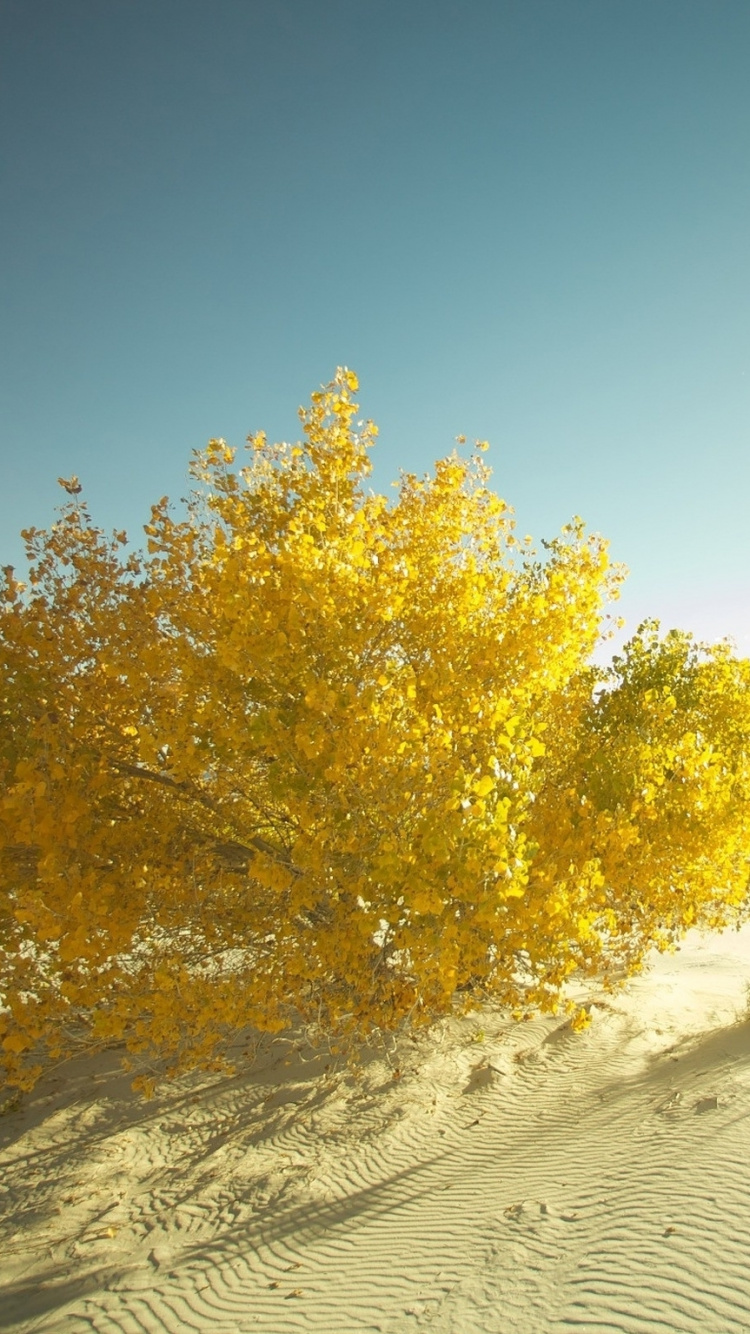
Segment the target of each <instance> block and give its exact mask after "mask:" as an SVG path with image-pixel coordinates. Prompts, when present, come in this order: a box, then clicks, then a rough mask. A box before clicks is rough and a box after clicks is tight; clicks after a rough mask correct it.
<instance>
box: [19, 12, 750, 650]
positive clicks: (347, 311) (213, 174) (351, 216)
mask: <svg viewBox="0 0 750 1334" xmlns="http://www.w3.org/2000/svg"><path fill="white" fill-rule="evenodd" d="M0 51H1V52H2V55H1V56H0V61H1V62H2V69H1V70H0V124H2V127H3V129H2V144H1V153H2V158H1V161H2V178H3V184H2V190H1V191H0V195H1V197H2V205H1V208H2V216H1V221H0V254H2V257H3V259H2V278H1V282H2V287H1V289H0V312H1V313H0V339H1V343H0V425H1V431H0V439H1V440H2V450H3V477H4V481H5V485H4V488H3V496H2V500H1V501H0V530H1V531H0V538H1V541H0V556H2V563H6V562H7V561H12V562H14V563H17V564H20V551H21V545H20V541H19V539H18V530H19V529H20V528H21V527H22V526H24V525H27V524H36V525H37V526H44V525H46V524H47V523H48V522H49V521H50V520H51V518H52V514H53V507H54V506H55V505H56V504H57V503H58V500H59V498H60V493H59V490H58V488H57V487H56V485H55V479H56V477H57V476H58V474H63V475H69V474H70V473H74V472H75V473H77V474H78V475H79V476H80V477H81V479H82V481H83V483H84V488H85V492H86V494H87V496H88V498H89V500H90V502H91V506H92V509H93V513H94V517H95V519H96V520H97V521H98V522H100V523H101V524H102V525H103V526H105V527H111V526H117V527H122V526H125V527H127V528H128V530H129V532H130V533H131V535H133V536H134V537H135V538H136V539H137V540H139V527H140V525H141V524H142V523H143V522H145V521H146V520H147V518H148V507H149V505H150V503H151V502H152V501H153V500H156V499H157V498H158V497H159V496H161V495H162V494H164V493H168V494H169V495H170V496H173V497H174V498H175V499H178V498H179V496H180V495H182V494H184V491H185V487H186V481H185V478H186V467H187V461H188V457H189V454H190V451H191V450H192V449H194V448H199V447H202V445H203V444H204V443H205V441H206V440H207V439H208V437H209V436H212V435H221V436H224V437H225V438H226V439H228V440H229V441H230V443H233V444H237V445H241V444H242V442H243V441H244V438H245V436H246V435H247V433H248V432H249V431H251V430H256V429H258V428H264V429H266V430H267V431H268V432H269V434H271V435H273V436H275V437H277V438H281V437H283V438H296V435H297V427H298V423H297V418H296V409H297V406H298V405H299V404H300V403H302V402H304V401H306V400H307V398H308V396H309V394H310V392H311V391H312V390H313V389H315V388H316V387H317V386H318V385H319V384H320V383H321V382H324V381H327V380H328V379H329V378H330V377H331V376H332V374H333V372H334V370H335V368H336V366H337V365H338V364H346V365H348V366H351V367H353V368H354V369H355V370H356V371H357V372H358V374H359V376H360V380H361V385H362V389H361V395H360V402H361V405H362V411H363V415H367V416H370V417H372V418H374V419H375V421H377V423H378V424H379V426H380V430H381V435H380V441H379V444H378V446H377V451H376V456H375V460H374V461H375V465H376V466H375V474H374V483H375V485H376V486H377V487H378V488H379V489H383V490H385V489H387V488H388V485H389V483H390V481H391V480H392V479H393V478H394V477H395V476H396V475H397V473H398V470H399V469H400V468H403V469H406V470H408V471H416V472H422V471H425V470H427V469H429V468H430V467H431V465H432V463H433V462H434V460H435V459H436V458H438V457H441V456H442V455H444V454H446V453H448V452H449V451H450V449H451V448H452V447H453V442H454V437H455V436H456V435H458V434H459V433H465V434H466V435H468V436H469V437H470V438H471V437H480V438H488V439H489V440H490V442H491V445H492V448H491V451H490V453H489V455H488V456H487V458H488V461H489V462H490V463H491V465H492V466H493V468H494V478H493V484H494V485H495V487H496V489H497V490H498V491H499V492H500V493H501V494H502V495H503V496H504V497H505V498H506V499H507V500H508V501H509V502H510V503H511V504H513V505H514V506H515V508H516V511H517V515H518V521H519V527H520V528H521V530H522V531H523V532H530V533H532V534H534V536H535V537H551V536H552V535H553V534H554V533H555V532H557V531H558V530H559V528H560V527H561V525H562V524H564V523H565V522H566V521H567V520H568V519H569V518H570V517H571V516H572V515H573V514H575V513H578V514H581V515H582V516H583V518H584V519H585V521H586V522H587V524H588V525H589V526H590V528H592V529H593V530H596V531H599V532H602V533H603V534H604V535H605V536H607V537H608V538H609V539H610V541H611V547H612V554H613V556H614V558H615V559H618V560H621V561H624V562H625V563H626V564H627V565H628V566H629V568H630V571H631V574H630V578H629V580H628V585H627V587H626V592H625V594H624V596H623V600H622V604H621V609H622V611H623V612H624V614H625V615H626V616H627V619H628V626H629V629H634V628H635V625H636V624H637V621H638V620H639V619H641V618H642V617H643V616H646V615H649V614H653V615H656V616H659V617H661V618H662V619H663V621H664V623H665V624H680V625H683V626H684V627H686V628H693V629H695V630H696V631H697V632H698V633H700V634H703V635H711V636H714V635H716V636H718V635H721V634H724V633H731V634H734V635H735V636H736V638H737V640H738V642H739V643H740V645H741V646H742V647H743V648H744V649H745V650H746V651H748V652H750V522H748V514H749V513H750V506H749V505H748V493H749V492H750V78H748V69H750V4H748V3H747V0H705V2H701V3H695V2H694V0H622V2H621V0H512V2H510V0H474V2H472V0H347V2H346V3H344V2H343V0H342V2H341V3H339V0H200V2H198V0H64V3H60V0H4V2H3V4H2V7H0Z"/></svg>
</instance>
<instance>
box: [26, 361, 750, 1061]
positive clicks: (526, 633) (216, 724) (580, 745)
mask: <svg viewBox="0 0 750 1334" xmlns="http://www.w3.org/2000/svg"><path fill="white" fill-rule="evenodd" d="M356 390H357V383H356V379H355V377H354V376H353V375H352V374H351V372H349V371H346V370H341V371H339V372H338V374H337V376H336V379H335V380H334V381H333V382H332V383H331V384H330V385H329V386H328V387H327V388H325V389H324V390H322V391H321V392H319V393H316V394H314V395H313V397H312V402H311V405H310V407H309V409H307V410H306V411H301V414H300V415H301V418H302V425H303V439H302V442H301V443H299V444H295V445H286V444H276V445H272V444H270V443H269V442H268V441H267V440H266V438H265V436H263V435H262V434H258V435H256V436H254V437H250V438H249V440H248V460H247V462H246V464H245V466H243V467H240V468H239V469H238V468H236V467H235V453H234V451H233V450H232V449H230V448H229V447H228V446H227V445H226V444H225V443H224V442H223V441H221V440H213V441H211V442H210V444H209V445H208V447H207V449H206V450H205V451H204V452H202V453H201V454H198V455H196V456H195V457H194V459H193V463H192V468H191V472H192V477H193V481H194V484H195V486H194V490H193V492H192V493H191V496H190V498H189V500H188V502H187V505H186V507H185V509H184V510H183V511H182V512H181V513H180V514H179V515H177V516H176V517H175V516H174V515H173V513H172V511H171V509H170V506H169V504H168V501H167V499H166V498H163V499H162V500H161V501H159V503H158V504H157V505H155V506H154V507H153V509H152V514H151V519H150V522H149V523H148V524H147V525H146V529H145V531H146V536H147V549H146V550H145V551H144V552H140V553H138V552H136V553H133V552H131V551H130V550H129V548H128V546H127V539H126V536H125V534H124V533H116V534H114V535H112V536H111V537H110V536H107V535H105V534H104V533H103V532H102V531H101V530H100V529H98V528H97V527H96V526H95V525H94V524H93V523H92V521H91V518H90V516H89V513H88V510H87V508H86V505H85V503H84V502H83V501H82V500H81V497H80V487H79V485H78V482H77V479H75V478H73V479H70V480H67V481H63V482H62V485H63V486H64V488H65V490H66V491H67V493H68V497H69V498H68V501H67V503H66V504H65V505H64V507H63V508H62V510H61V511H60V515H59V518H58V519H57V521H56V522H55V523H54V524H53V525H52V527H51V528H50V529H49V530H48V531H33V530H30V531H27V532H26V533H25V534H24V536H25V539H26V543H27V549H28V558H29V576H28V580H27V582H26V583H25V584H21V583H19V582H18V581H16V579H15V577H14V572H13V571H12V570H10V569H6V575H5V594H4V602H3V607H2V620H1V621H0V649H1V652H2V667H3V678H2V682H3V683H2V714H1V718H0V724H1V729H2V730H1V732H0V766H1V767H2V780H3V794H2V801H1V803H0V869H1V872H2V882H1V884H0V918H1V920H2V939H1V941H0V992H1V993H2V998H3V1002H2V1003H3V1008H2V1011H0V1039H1V1041H2V1047H3V1054H4V1060H5V1067H6V1077H7V1080H8V1081H9V1082H10V1083H11V1084H14V1083H15V1084H20V1085H22V1086H28V1085H30V1084H31V1083H32V1082H33V1080H34V1079H35V1078H36V1076H37V1074H38V1073H39V1071H40V1069H41V1068H42V1067H43V1065H44V1062H45V1060H46V1059H49V1058H50V1057H54V1056H56V1055H60V1054H62V1053H64V1052H68V1051H71V1050H75V1049H77V1047H79V1046H80V1045H81V1044H84V1045H85V1044H91V1043H105V1042H120V1043H124V1044H125V1045H126V1047H127V1049H128V1051H129V1053H130V1054H131V1057H132V1058H133V1059H134V1060H135V1061H136V1062H138V1061H140V1062H141V1064H142V1065H143V1068H144V1069H147V1068H148V1065H149V1063H153V1062H155V1061H156V1062H163V1061H164V1060H165V1059H166V1062H167V1068H168V1070H169V1071H173V1072H174V1071H178V1070H182V1069H186V1068H190V1067H191V1066H194V1065H203V1066H206V1065H209V1066H210V1065H211V1063H215V1062H217V1061H220V1060H221V1057H222V1053H223V1052H224V1050H225V1048H226V1046H227V1044H228V1043H229V1042H230V1041H231V1040H232V1038H233V1037H234V1036H235V1035H236V1034H237V1033H238V1032H240V1031H242V1030H244V1029H246V1028H248V1027H252V1028H253V1029H255V1030H260V1031H261V1032H263V1031H265V1032H275V1031H279V1030H281V1029H283V1028H285V1027H286V1026H288V1025H290V1024H292V1023H297V1022H303V1023H305V1024H307V1025H308V1027H309V1028H310V1029H311V1030H312V1031H313V1032H318V1033H325V1034H326V1035H328V1036H333V1037H338V1038H340V1039H341V1040H342V1041H346V1040H355V1041H356V1040H357V1039H359V1038H362V1037H365V1036H367V1035H368V1034H371V1033H372V1032H373V1031H375V1030H381V1031H382V1030H389V1031H390V1030H393V1029H395V1028H397V1027H398V1026H399V1025H402V1024H404V1023H420V1022H427V1021H429V1020H430V1019H432V1018H434V1017H435V1016H437V1015H439V1014H441V1013H444V1012H445V1011H446V1010H448V1009H449V1007H450V1006H451V1005H452V1004H453V1003H454V999H455V997H456V996H457V995H460V996H463V997H464V998H471V997H474V998H482V997H487V996H493V997H495V998H497V999H498V1000H499V1001H500V1002H502V1003H503V1004H507V1005H510V1006H512V1007H514V1008H515V1009H516V1010H520V1009H525V1008H527V1007H528V1006H530V1005H541V1006H543V1007H548V1008H549V1007H553V1006H555V1005H556V1004H557V1003H558V1000H559V996H560V990H561V987H562V985H563V983H564V981H565V979H566V977H568V976H569V975H570V974H571V973H572V972H574V971H578V972H583V973H588V974H593V973H595V972H598V973H604V974H605V975H607V974H608V972H611V971H612V970H613V969H615V968H620V967H623V966H624V967H625V968H626V969H631V970H632V969H633V968H634V967H637V966H638V963H639V961H640V959H641V958H642V955H643V953H644V951H645V949H646V948H648V946H649V944H651V943H653V942H657V943H664V942H665V941H667V940H668V939H670V938H671V937H672V936H673V935H674V933H675V932H679V931H680V930H682V929H684V928H685V927H686V926H687V925H688V924H690V923H691V922H701V921H705V922H712V923H717V922H723V921H724V920H728V917H729V916H731V914H733V913H734V914H735V916H736V915H737V914H738V913H739V912H740V911H741V909H742V905H743V903H744V900H745V895H746V890H747V880H748V851H749V848H750V843H749V841H748V820H747V813H746V812H747V808H748V802H747V797H748V745H747V743H748V735H749V733H750V717H749V714H748V664H747V663H743V662H738V661H737V660H735V659H733V658H732V656H731V654H730V653H729V651H728V650H727V649H725V648H724V649H718V650H713V651H707V650H702V649H700V648H699V647H696V646H694V645H693V644H692V641H691V640H690V638H689V637H688V636H682V635H671V636H667V637H666V639H663V640H662V639H660V638H659V636H658V634H657V633H656V630H655V629H654V628H653V627H648V626H646V627H644V628H643V629H642V632H641V633H640V634H639V635H638V636H636V638H635V639H634V640H633V641H631V644H630V645H629V646H628V648H627V649H626V650H625V652H624V654H623V655H622V656H621V657H620V658H619V659H617V660H616V662H615V665H614V666H613V668H612V670H611V671H610V672H609V673H603V672H602V671H600V670H597V669H595V668H592V667H591V666H590V665H589V663H590V658H591V653H592V650H593V649H594V647H595V645H596V643H597V640H598V638H599V636H600V634H601V630H602V620H603V616H604V608H605V606H606V604H607V603H608V602H609V601H610V600H611V599H612V598H613V597H614V596H616V593H617V588H618V585H619V582H620V580H621V577H622V574H621V572H620V571H619V570H617V569H613V568H612V567H611V566H610V565H609V561H608V555H607V546H606V543H605V542H604V541H603V540H602V539H601V538H599V537H596V536H590V535H587V534H586V533H585V531H584V529H583V526H582V524H581V522H580V520H578V519H576V520H574V521H573V522H572V523H571V524H570V525H569V526H568V527H567V528H565V529H564V530H563V532H562V534H561V535H560V536H559V537H558V538H555V539H554V540H552V541H550V542H548V543H545V544H544V548H543V554H542V557H541V558H540V557H539V556H537V554H536V553H535V552H534V550H533V549H532V548H531V546H530V542H529V539H525V540H524V541H521V542H519V540H518V539H517V537H516V535H515V530H514V521H513V516H512V511H511V510H510V509H509V508H508V507H507V506H506V505H505V503H504V502H503V501H502V500H500V499H499V497H498V496H497V495H496V494H495V493H494V492H493V491H492V490H491V489H490V487H489V485H488V483H489V470H488V469H487V468H486V466H485V465H484V461H483V458H482V450H483V446H482V445H481V444H480V445H479V446H478V448H477V449H476V450H474V451H473V452H471V454H470V455H469V456H465V455H464V454H459V453H454V454H453V455H451V456H450V457H449V458H446V459H443V460H442V461H441V462H439V463H438V464H437V465H436V467H435V471H434V475H433V476H431V477H426V478H421V479H420V478H417V477H415V476H410V475H407V476H402V478H401V480H400V483H399V485H398V489H397V492H396V494H395V495H394V497H393V498H391V499H390V500H389V499H387V498H385V497H384V496H382V495H377V494H373V493H372V492H371V491H370V490H368V489H367V486H366V482H367V477H368V474H369V471H370V464H369V449H370V447H371V445H372V444H373V441H374V438H375V435H376V431H375V428H374V427H373V426H372V424H371V423H365V424H363V423H357V422H356V417H357V411H358V408H357V404H356V403H355V402H354V398H353V395H354V394H355V393H356ZM160 1068H161V1067H160ZM144 1084H145V1085H147V1084H148V1078H145V1079H144Z"/></svg>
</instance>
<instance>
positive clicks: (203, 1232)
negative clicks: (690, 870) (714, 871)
mask: <svg viewBox="0 0 750 1334" xmlns="http://www.w3.org/2000/svg"><path fill="white" fill-rule="evenodd" d="M749 986H750V927H749V928H745V929H744V930H743V931H742V932H739V933H738V932H727V933H724V934H722V935H715V936H709V937H705V938H700V937H698V936H697V935H693V936H691V937H689V938H688V940H687V941H686V942H685V944H684V945H683V947H682V948H681V950H680V951H679V952H678V953H676V954H673V955H666V956H662V957H659V958H657V959H656V961H655V963H654V966H653V968H652V969H651V970H650V971H649V972H647V973H645V974H644V975H642V976H641V977H639V978H637V979H634V980H633V981H631V982H630V983H629V985H628V988H627V990H626V991H625V992H624V993H622V994H620V995H618V996H617V997H614V998H613V997H604V996H603V995H602V996H597V994H596V993H595V992H591V993H590V994H591V999H592V1000H593V1002H594V1003H593V1007H592V1024H591V1027H590V1028H589V1029H588V1030H587V1031H585V1032H584V1033H582V1034H574V1033H572V1032H571V1031H570V1029H569V1027H567V1026H566V1025H564V1024H563V1023H562V1021H561V1020H560V1019H554V1018H547V1019H545V1020H538V1021H532V1022H530V1023H525V1024H517V1025H509V1024H508V1023H507V1022H504V1021H503V1020H502V1019H501V1017H500V1016H498V1015H496V1014H483V1015H479V1014H477V1015H473V1016H471V1017H468V1018H464V1019H461V1020H459V1019H453V1020H450V1021H447V1022H445V1023H443V1024H442V1025H440V1026H439V1027H438V1028H437V1029H435V1030H434V1031H433V1032H432V1033H431V1034H430V1035H429V1036H425V1037H422V1038H420V1040H419V1042H418V1043H408V1044H406V1046H405V1047H403V1048H402V1049H401V1051H400V1052H398V1053H395V1054H392V1055H391V1057H390V1060H388V1059H385V1058H383V1057H373V1059H372V1060H371V1061H370V1062H369V1064H368V1065H367V1066H366V1068H365V1069H364V1070H363V1071H362V1072H361V1074H360V1075H359V1077H354V1076H352V1075H351V1074H350V1073H348V1072H347V1071H342V1070H336V1069H335V1068H334V1067H333V1066H329V1069H328V1070H327V1071H326V1070H325V1069H324V1066H325V1064H326V1059H325V1057H318V1058H315V1059H306V1056H308V1057H309V1056H310V1053H309V1052H307V1053H306V1051H305V1049H304V1048H302V1049H299V1048H297V1047H295V1046H294V1044H290V1043H281V1042H277V1043H276V1044H275V1045H274V1046H273V1047H271V1048H270V1049H269V1050H268V1051H267V1052H266V1054H265V1056H264V1057H263V1058H262V1060H261V1062H260V1065H259V1066H258V1067H257V1068H256V1069H255V1070H254V1072H253V1073H252V1075H247V1074H243V1075H242V1076H241V1077H236V1078H233V1079H222V1080H219V1081H217V1080H216V1079H213V1080H208V1079H205V1078H204V1079H202V1080H198V1079H192V1080H190V1081H183V1082H182V1083H181V1084H180V1086H179V1087H178V1088H172V1089H171V1090H170V1091H169V1092H168V1093H167V1094H166V1095H164V1096H161V1097H159V1098H157V1099H155V1100H154V1101H152V1102H150V1103H147V1104H144V1103H142V1102H139V1101H138V1100H137V1099H136V1098H135V1097H134V1096H133V1095H132V1094H131V1092H130V1090H129V1083H128V1079H127V1077H125V1076H123V1075H122V1074H121V1073H120V1071H119V1069H118V1066H117V1060H116V1058H115V1056H114V1055H112V1054H110V1055H109V1056H107V1057H105V1058H101V1059H99V1060H97V1061H96V1062H91V1061H90V1062H88V1063H86V1062H77V1063H71V1064H69V1065H67V1066H65V1067H61V1068H60V1069H58V1071H57V1072H56V1073H55V1074H53V1075H50V1076H49V1077H48V1078H47V1079H46V1080H45V1081H44V1082H43V1083H42V1084H41V1085H40V1086H39V1087H38V1089H37V1090H36V1091H35V1093H34V1094H33V1095H31V1096H29V1097H28V1098H26V1099H24V1101H23V1103H22V1104H21V1106H20V1107H18V1108H17V1109H15V1110H9V1111H6V1112H5V1114H4V1115H3V1116H2V1118H0V1212H1V1213H2V1220H3V1221H2V1233H1V1235H0V1272H1V1273H2V1286H1V1287H0V1328H1V1329H4V1330H15V1331H19V1334H20V1332H21V1331H24V1332H25V1334H31V1331H45V1334H52V1331H55V1332H57V1331H60V1334H63V1332H64V1334H78V1332H79V1331H81V1332H83V1331H97V1334H143V1331H149V1332H150V1331H164V1330H166V1331H170V1332H171V1331H174V1332H175V1334H177V1331H183V1330H185V1331H212V1332H214V1331H215V1332H216V1334H244V1331H253V1332H254V1334H256V1332H257V1334H261V1332H262V1334H287V1332H289V1334H291V1331H299V1330H302V1331H320V1332H321V1334H355V1331H356V1334H359V1331H368V1332H369V1331H380V1334H402V1332H403V1334H407V1332H410V1331H419V1330H426V1329H429V1330H430V1331H435V1332H436V1334H438V1332H439V1334H480V1331H481V1332H484V1331H487V1332H488V1334H505V1332H506V1331H508V1332H510V1331H514V1334H515V1332H516V1331H517V1332H518V1334H563V1332H567V1334H570V1332H571V1331H578V1332H579V1334H584V1332H586V1334H589V1332H590V1334H593V1332H594V1331H596V1334H608V1332H610V1331H618V1332H619V1331H628V1334H647V1332H648V1334H651V1331H653V1332H654V1334H656V1332H657V1331H658V1334H688V1331H690V1332H691V1334H692V1331H696V1334H697V1332H698V1331H700V1334H735V1332H736V1334H739V1331H748V1332H750V1020H748V1013H749V1010H748V987H749ZM396 1069H398V1071H399V1074H398V1077H396V1078H394V1073H395V1072H396Z"/></svg>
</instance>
